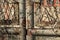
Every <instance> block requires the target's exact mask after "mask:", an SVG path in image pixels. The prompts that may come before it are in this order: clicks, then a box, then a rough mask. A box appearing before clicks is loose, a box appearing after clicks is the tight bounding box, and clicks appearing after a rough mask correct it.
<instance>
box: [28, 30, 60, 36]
mask: <svg viewBox="0 0 60 40" xmlns="http://www.w3.org/2000/svg"><path fill="white" fill-rule="evenodd" d="M28 32H30V34H31V35H60V29H28Z"/></svg>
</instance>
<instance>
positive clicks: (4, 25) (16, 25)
mask: <svg viewBox="0 0 60 40" xmlns="http://www.w3.org/2000/svg"><path fill="white" fill-rule="evenodd" d="M0 27H21V26H20V25H0Z"/></svg>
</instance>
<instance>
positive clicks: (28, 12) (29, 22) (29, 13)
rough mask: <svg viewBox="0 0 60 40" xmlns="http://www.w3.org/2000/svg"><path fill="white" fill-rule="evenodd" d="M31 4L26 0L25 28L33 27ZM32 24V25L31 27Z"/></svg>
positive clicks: (29, 0)
mask: <svg viewBox="0 0 60 40" xmlns="http://www.w3.org/2000/svg"><path fill="white" fill-rule="evenodd" d="M32 6H33V2H32V1H31V0H26V28H27V29H28V28H31V27H33V25H34V23H33V21H34V17H33V16H34V15H33V10H34V9H33V7H32ZM32 24H33V25H32Z"/></svg>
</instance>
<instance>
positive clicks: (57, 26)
mask: <svg viewBox="0 0 60 40" xmlns="http://www.w3.org/2000/svg"><path fill="white" fill-rule="evenodd" d="M34 28H38V29H39V28H47V29H49V28H58V29H59V28H60V25H56V26H55V27H54V25H50V26H34Z"/></svg>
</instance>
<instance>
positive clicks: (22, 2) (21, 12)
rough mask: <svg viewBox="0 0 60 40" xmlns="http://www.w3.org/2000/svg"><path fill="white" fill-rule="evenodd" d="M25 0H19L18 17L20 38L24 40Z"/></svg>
mask: <svg viewBox="0 0 60 40" xmlns="http://www.w3.org/2000/svg"><path fill="white" fill-rule="evenodd" d="M25 1H26V0H19V16H20V17H19V18H20V20H19V21H20V27H21V33H20V40H26V33H25V32H26V31H25V30H26V29H25V27H26V25H25V22H26V21H25V19H26V18H25V16H26V15H25Z"/></svg>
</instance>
